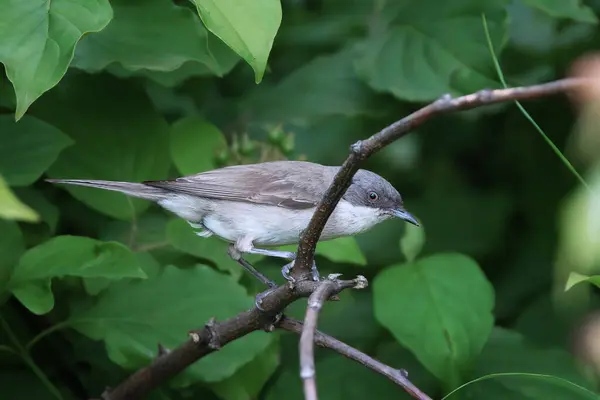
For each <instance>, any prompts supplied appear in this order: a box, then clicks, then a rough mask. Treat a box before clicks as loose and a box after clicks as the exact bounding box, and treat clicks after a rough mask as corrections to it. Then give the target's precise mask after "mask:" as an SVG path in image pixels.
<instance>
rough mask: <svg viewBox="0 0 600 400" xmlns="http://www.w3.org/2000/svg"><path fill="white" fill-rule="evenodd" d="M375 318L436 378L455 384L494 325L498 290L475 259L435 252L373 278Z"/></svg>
mask: <svg viewBox="0 0 600 400" xmlns="http://www.w3.org/2000/svg"><path fill="white" fill-rule="evenodd" d="M373 294H374V307H375V317H376V318H377V319H378V320H379V322H380V323H381V324H382V325H384V326H385V327H386V328H388V329H389V330H390V332H391V333H392V334H393V335H394V337H395V338H396V339H397V340H398V341H399V342H400V343H401V344H402V345H403V346H405V347H407V348H408V349H410V350H411V351H412V352H413V353H414V354H415V355H416V356H417V358H418V359H419V361H420V362H421V363H422V364H423V365H424V366H425V367H426V368H427V369H428V370H429V371H431V372H432V373H433V374H434V375H435V376H436V377H437V378H438V379H440V380H442V381H444V382H445V383H446V384H448V385H449V386H456V385H457V384H458V383H459V382H460V380H461V378H462V376H463V374H464V373H465V371H466V370H468V368H469V367H470V366H471V364H472V363H473V361H474V360H475V359H476V357H477V356H478V355H479V352H480V351H481V349H482V348H483V345H484V344H485V342H486V341H487V338H488V335H489V334H490V332H491V330H492V327H493V325H494V317H493V314H492V309H493V306H494V292H493V288H492V285H491V284H490V283H489V282H488V281H487V279H486V277H485V275H484V274H483V272H482V271H481V270H480V269H479V266H478V265H477V263H476V262H475V261H474V260H472V259H471V258H469V257H467V256H464V255H461V254H453V253H448V254H443V253H442V254H437V255H434V256H430V257H426V258H423V259H420V260H418V261H416V262H412V263H407V264H400V265H396V266H392V267H390V268H388V269H386V270H384V271H382V272H381V273H380V274H379V275H377V276H376V277H375V280H374V282H373Z"/></svg>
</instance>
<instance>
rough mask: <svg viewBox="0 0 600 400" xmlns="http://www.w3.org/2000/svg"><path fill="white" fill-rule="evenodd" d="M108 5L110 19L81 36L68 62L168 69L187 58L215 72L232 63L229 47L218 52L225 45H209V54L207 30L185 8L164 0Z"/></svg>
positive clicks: (116, 0)
mask: <svg viewBox="0 0 600 400" xmlns="http://www.w3.org/2000/svg"><path fill="white" fill-rule="evenodd" d="M111 5H112V7H113V9H114V19H113V20H112V21H111V23H110V24H109V25H108V27H107V28H106V29H105V30H103V31H102V32H100V33H99V34H97V35H93V36H87V37H85V38H83V39H82V40H81V43H80V44H79V45H78V46H77V51H76V53H75V58H74V59H73V64H72V65H73V66H74V67H76V68H80V69H83V70H86V71H88V72H97V71H100V70H102V69H105V68H107V67H108V66H109V65H110V64H112V63H118V64H119V65H120V66H122V67H123V68H125V70H129V71H143V72H144V73H146V72H147V73H150V72H152V71H159V72H166V71H174V70H176V69H178V68H180V67H181V66H182V65H183V64H184V63H186V62H189V63H190V64H191V65H192V66H193V67H194V68H195V70H198V69H199V70H201V71H203V72H204V74H207V73H208V74H211V75H218V76H222V75H223V74H224V73H226V72H228V70H229V69H231V67H233V65H231V59H232V58H233V57H232V56H231V54H232V52H231V50H229V51H228V53H224V52H223V51H222V48H223V47H225V46H221V47H218V46H214V45H212V46H211V47H214V48H215V49H217V50H218V51H219V52H218V53H217V54H213V51H212V50H213V48H209V41H208V36H209V33H208V31H207V30H206V28H204V26H203V25H202V22H201V21H200V19H199V18H198V16H197V15H196V14H195V13H194V12H193V11H192V10H190V9H189V8H186V7H180V6H177V5H175V4H173V3H172V2H169V1H164V0H113V1H111ZM174 27H176V29H174ZM148 38H152V39H151V40H148ZM212 43H213V44H214V42H212ZM221 55H224V56H223V57H222V56H221ZM228 68H229V69H228Z"/></svg>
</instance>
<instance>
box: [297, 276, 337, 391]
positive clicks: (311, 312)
mask: <svg viewBox="0 0 600 400" xmlns="http://www.w3.org/2000/svg"><path fill="white" fill-rule="evenodd" d="M334 289H335V286H334V283H333V281H331V280H329V279H326V280H324V281H323V282H321V285H320V286H319V287H318V288H317V290H315V291H314V292H313V294H311V295H310V297H309V298H308V305H307V307H306V317H305V318H304V329H302V334H301V335H300V344H299V346H300V349H299V350H300V377H301V378H302V380H303V382H304V398H305V399H306V400H317V399H318V396H317V382H316V378H315V351H314V337H315V332H316V330H317V321H318V320H319V312H320V311H321V308H323V304H325V302H326V301H327V299H328V298H329V296H331V295H332V294H333V290H334Z"/></svg>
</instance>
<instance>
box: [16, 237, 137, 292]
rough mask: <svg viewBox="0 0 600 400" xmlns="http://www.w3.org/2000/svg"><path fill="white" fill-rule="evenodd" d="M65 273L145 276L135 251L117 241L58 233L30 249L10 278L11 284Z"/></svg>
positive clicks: (116, 277)
mask: <svg viewBox="0 0 600 400" xmlns="http://www.w3.org/2000/svg"><path fill="white" fill-rule="evenodd" d="M62 276H79V277H103V278H110V279H120V278H144V277H145V276H146V275H145V274H144V272H143V271H142V270H141V269H140V267H139V265H138V263H137V261H136V258H135V255H134V254H133V253H132V252H131V250H129V249H128V248H127V247H125V246H123V245H122V244H120V243H116V242H101V241H99V240H96V239H91V238H88V237H83V236H56V237H54V238H52V239H50V240H49V241H47V242H46V243H43V244H41V245H39V246H36V247H34V248H31V249H29V250H27V252H26V253H25V254H24V255H23V256H22V257H21V259H20V260H19V264H18V265H17V268H16V269H15V271H14V274H13V276H12V278H11V284H17V283H20V282H24V281H28V280H35V279H44V278H54V277H62Z"/></svg>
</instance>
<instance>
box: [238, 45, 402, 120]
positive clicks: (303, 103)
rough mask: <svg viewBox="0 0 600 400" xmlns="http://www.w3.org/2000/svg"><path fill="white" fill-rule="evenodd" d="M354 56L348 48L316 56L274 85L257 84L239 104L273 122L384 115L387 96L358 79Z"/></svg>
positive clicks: (258, 117) (387, 104) (254, 116)
mask: <svg viewBox="0 0 600 400" xmlns="http://www.w3.org/2000/svg"><path fill="white" fill-rule="evenodd" d="M354 58H355V53H354V52H353V51H352V49H350V48H345V49H343V50H342V51H340V52H338V53H334V54H332V55H326V56H320V57H317V58H315V59H313V60H311V61H310V62H308V63H306V64H304V65H302V66H300V67H298V68H297V69H296V70H294V71H293V72H291V73H290V74H288V75H286V76H285V77H284V79H282V80H281V81H280V82H278V83H277V85H275V86H268V85H266V84H263V85H261V86H259V87H258V88H257V90H255V91H254V92H252V93H251V94H250V95H249V96H248V97H247V98H245V99H244V101H243V105H244V106H245V107H246V108H247V109H248V110H249V112H250V113H251V115H252V117H253V119H256V120H266V121H271V120H272V121H277V122H280V121H289V120H295V119H316V118H320V117H326V116H331V115H341V116H345V117H352V116H356V115H361V116H362V115H385V113H386V111H387V110H389V107H390V104H389V99H387V101H383V100H382V99H381V98H380V97H379V96H378V95H376V94H374V93H373V91H372V90H370V89H369V87H368V86H367V85H365V84H364V83H363V82H361V81H360V80H359V78H358V77H357V76H356V72H355V71H354V67H353V65H352V63H353V60H354ZM281 99H286V100H285V101H282V100H281Z"/></svg>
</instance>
